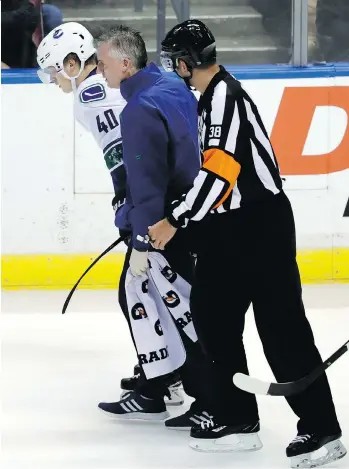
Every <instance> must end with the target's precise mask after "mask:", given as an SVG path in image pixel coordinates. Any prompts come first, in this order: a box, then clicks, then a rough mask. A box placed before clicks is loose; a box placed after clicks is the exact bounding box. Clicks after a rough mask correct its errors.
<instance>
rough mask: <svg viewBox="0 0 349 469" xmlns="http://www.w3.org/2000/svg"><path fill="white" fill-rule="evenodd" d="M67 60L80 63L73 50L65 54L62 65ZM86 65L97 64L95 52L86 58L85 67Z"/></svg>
mask: <svg viewBox="0 0 349 469" xmlns="http://www.w3.org/2000/svg"><path fill="white" fill-rule="evenodd" d="M68 60H75V62H77V63H78V64H79V65H81V61H80V59H79V57H78V56H77V54H75V52H71V53H70V54H68V55H67V56H66V58H65V59H64V60H63V65H66V63H67V62H68ZM86 65H97V56H96V54H93V55H91V57H89V58H88V59H87V60H86V62H85V67H86Z"/></svg>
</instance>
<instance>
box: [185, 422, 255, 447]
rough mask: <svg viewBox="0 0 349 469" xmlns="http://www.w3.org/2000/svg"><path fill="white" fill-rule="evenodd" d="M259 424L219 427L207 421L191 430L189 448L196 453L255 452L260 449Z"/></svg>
mask: <svg viewBox="0 0 349 469" xmlns="http://www.w3.org/2000/svg"><path fill="white" fill-rule="evenodd" d="M259 430H260V427H259V422H257V423H253V424H243V425H220V424H217V423H215V422H214V420H209V421H207V422H202V423H201V424H200V425H196V426H195V427H193V428H192V429H191V432H190V437H191V442H190V444H189V446H190V447H191V448H193V449H195V450H197V451H206V452H234V451H257V450H259V449H261V448H262V446H263V445H262V442H261V440H260V438H259V435H258V432H259Z"/></svg>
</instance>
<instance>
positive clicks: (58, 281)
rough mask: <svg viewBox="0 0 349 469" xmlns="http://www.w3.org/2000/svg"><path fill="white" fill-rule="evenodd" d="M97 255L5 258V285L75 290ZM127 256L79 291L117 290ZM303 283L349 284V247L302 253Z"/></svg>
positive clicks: (102, 268)
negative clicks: (73, 287)
mask: <svg viewBox="0 0 349 469" xmlns="http://www.w3.org/2000/svg"><path fill="white" fill-rule="evenodd" d="M96 257H97V255H79V254H71V255H65V256H64V255H52V256H45V255H36V256H35V255H21V256H16V255H4V256H2V274H1V282H2V288H4V289H9V290H10V289H21V288H28V289H31V288H32V289H35V288H38V289H41V288H45V289H66V288H70V287H72V286H73V285H74V284H75V282H76V281H77V279H78V278H79V277H80V275H81V274H82V273H83V272H84V270H85V269H86V268H87V267H88V266H89V265H90V263H91V262H92V261H93V260H94V259H95V258H96ZM124 258H125V256H124V254H123V253H112V254H109V255H107V256H106V257H104V258H103V259H102V260H101V261H100V262H99V263H98V264H97V265H96V266H95V267H94V268H93V269H92V270H91V271H90V272H89V273H88V274H87V275H86V277H85V278H84V280H83V281H82V282H81V284H80V287H79V288H96V289H97V288H117V287H118V285H119V278H120V274H121V271H122V266H123V262H124ZM297 260H298V265H299V268H300V272H301V277H302V282H303V283H319V282H349V248H347V249H346V248H342V249H336V250H335V251H332V250H324V249H322V250H318V251H312V250H309V249H304V250H300V251H299V252H298V259H297Z"/></svg>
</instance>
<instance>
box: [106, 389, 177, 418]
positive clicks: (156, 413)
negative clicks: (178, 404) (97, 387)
mask: <svg viewBox="0 0 349 469" xmlns="http://www.w3.org/2000/svg"><path fill="white" fill-rule="evenodd" d="M98 407H99V408H100V409H101V410H103V411H104V412H106V413H107V414H108V415H110V416H112V417H118V418H123V419H140V420H165V419H166V418H167V417H169V415H170V414H169V413H168V412H167V410H166V406H165V402H164V400H163V399H147V398H145V397H143V396H141V395H140V394H137V393H136V392H135V391H133V392H129V393H128V394H127V395H125V396H124V398H123V399H121V400H120V401H118V402H110V403H107V402H100V403H99V404H98Z"/></svg>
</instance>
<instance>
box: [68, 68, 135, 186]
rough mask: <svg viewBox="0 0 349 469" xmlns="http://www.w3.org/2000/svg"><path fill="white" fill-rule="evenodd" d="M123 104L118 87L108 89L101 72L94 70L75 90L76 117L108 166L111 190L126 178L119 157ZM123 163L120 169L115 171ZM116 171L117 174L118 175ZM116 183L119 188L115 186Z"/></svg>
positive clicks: (121, 160) (124, 102)
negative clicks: (96, 144)
mask: <svg viewBox="0 0 349 469" xmlns="http://www.w3.org/2000/svg"><path fill="white" fill-rule="evenodd" d="M125 106H126V101H125V100H124V99H123V97H122V96H121V93H120V90H119V89H113V88H109V87H108V86H107V84H106V82H105V80H104V78H103V76H102V75H101V74H98V73H96V72H95V71H93V72H91V73H90V75H89V76H88V77H87V78H86V79H85V80H84V81H83V82H82V83H81V84H80V85H79V87H78V88H77V90H76V93H75V118H76V119H77V120H78V121H79V122H80V124H82V125H83V127H84V128H85V129H86V130H87V131H88V132H91V133H92V135H93V137H94V138H95V140H96V142H97V143H98V145H99V147H100V148H101V150H102V152H103V156H104V159H105V162H106V165H107V168H108V169H109V171H110V173H111V176H112V179H113V184H114V189H120V187H119V184H120V183H121V182H123V183H125V180H124V181H121V180H120V181H118V180H119V179H125V174H124V173H125V171H124V168H123V159H122V138H121V131H120V113H121V111H122V110H123V108H124V107H125ZM121 166H122V169H123V171H122V174H121V171H118V172H117V171H115V170H116V169H117V168H120V167H121ZM117 173H119V174H117ZM116 186H118V187H116Z"/></svg>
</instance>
